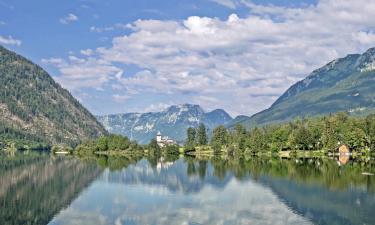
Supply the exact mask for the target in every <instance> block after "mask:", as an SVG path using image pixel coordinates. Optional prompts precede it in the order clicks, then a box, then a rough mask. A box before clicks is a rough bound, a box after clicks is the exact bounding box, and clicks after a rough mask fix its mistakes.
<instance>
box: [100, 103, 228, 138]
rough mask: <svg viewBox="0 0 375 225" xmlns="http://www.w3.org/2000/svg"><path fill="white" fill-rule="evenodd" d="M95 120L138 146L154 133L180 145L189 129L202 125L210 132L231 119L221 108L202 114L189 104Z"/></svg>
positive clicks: (197, 106) (153, 135)
mask: <svg viewBox="0 0 375 225" xmlns="http://www.w3.org/2000/svg"><path fill="white" fill-rule="evenodd" d="M97 118H98V120H99V121H100V122H101V123H102V124H103V125H104V127H105V128H106V129H107V130H108V131H109V132H111V133H116V134H122V135H125V136H128V137H129V138H130V139H132V140H137V141H138V142H140V143H142V144H145V143H148V142H149V141H150V140H151V139H152V138H154V137H155V136H156V134H157V132H158V131H160V132H161V133H162V134H163V135H165V136H169V137H170V138H172V139H174V140H176V141H178V142H183V141H185V137H186V130H187V128H189V127H198V125H199V124H200V123H203V124H205V125H206V127H207V129H208V131H210V130H212V129H213V128H214V127H216V126H218V125H226V124H228V123H229V122H231V121H232V117H231V116H230V115H229V114H228V113H226V112H225V111H224V110H222V109H216V110H213V111H211V112H207V113H206V112H205V111H204V110H203V109H202V108H201V107H200V106H199V105H191V104H184V105H174V106H170V107H169V108H167V109H166V110H164V111H162V112H149V113H125V114H114V115H106V116H98V117H97Z"/></svg>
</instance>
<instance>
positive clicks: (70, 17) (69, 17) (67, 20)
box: [59, 13, 78, 24]
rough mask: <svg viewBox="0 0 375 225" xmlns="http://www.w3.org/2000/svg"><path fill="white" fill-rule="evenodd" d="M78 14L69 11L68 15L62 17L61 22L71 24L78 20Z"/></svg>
mask: <svg viewBox="0 0 375 225" xmlns="http://www.w3.org/2000/svg"><path fill="white" fill-rule="evenodd" d="M77 20H78V16H76V15H74V14H73V13H69V14H68V15H67V16H65V17H63V18H60V20H59V21H60V23H62V24H69V23H71V22H74V21H77Z"/></svg>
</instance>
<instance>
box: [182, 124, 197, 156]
mask: <svg viewBox="0 0 375 225" xmlns="http://www.w3.org/2000/svg"><path fill="white" fill-rule="evenodd" d="M195 136H196V130H195V129H194V128H192V127H189V128H188V129H187V139H186V144H185V148H186V150H193V149H194V147H195V139H196V137H195Z"/></svg>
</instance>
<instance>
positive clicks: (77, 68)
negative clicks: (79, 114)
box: [42, 56, 121, 90]
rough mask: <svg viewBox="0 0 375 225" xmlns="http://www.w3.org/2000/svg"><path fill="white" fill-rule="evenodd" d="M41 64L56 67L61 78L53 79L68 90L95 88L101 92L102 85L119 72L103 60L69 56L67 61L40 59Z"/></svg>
mask: <svg viewBox="0 0 375 225" xmlns="http://www.w3.org/2000/svg"><path fill="white" fill-rule="evenodd" d="M42 63H44V64H50V65H53V66H55V67H57V68H58V69H59V70H60V72H61V74H62V76H55V77H54V78H55V79H56V80H57V81H58V82H59V83H61V84H62V85H63V86H64V87H66V88H69V89H70V90H76V89H80V88H95V89H97V90H101V89H102V87H103V85H104V84H106V83H108V82H109V81H110V80H111V79H115V75H116V74H117V73H119V72H121V70H120V69H119V68H117V67H115V66H113V65H111V64H110V63H109V62H107V61H105V60H103V59H95V58H91V57H88V58H77V57H75V56H69V59H68V60H64V59H61V58H51V59H42Z"/></svg>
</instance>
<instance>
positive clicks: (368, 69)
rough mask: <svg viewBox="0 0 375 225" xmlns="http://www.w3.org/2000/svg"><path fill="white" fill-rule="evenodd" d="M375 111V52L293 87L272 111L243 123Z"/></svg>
mask: <svg viewBox="0 0 375 225" xmlns="http://www.w3.org/2000/svg"><path fill="white" fill-rule="evenodd" d="M338 111H345V112H348V113H350V114H353V115H365V114H368V113H371V112H374V111H375V48H371V49H369V50H367V51H366V52H365V53H363V54H352V55H348V56H346V57H344V58H340V59H336V60H334V61H332V62H330V63H328V64H327V65H325V66H323V67H322V68H320V69H317V70H315V71H313V72H312V73H311V74H310V75H309V76H308V77H306V78H305V79H304V80H302V81H299V82H297V83H296V84H294V85H293V86H291V87H290V88H289V89H288V90H287V91H286V92H285V93H284V94H283V95H282V96H281V97H280V98H279V99H278V100H277V101H276V102H275V103H274V104H273V105H272V106H271V107H270V108H269V109H266V110H264V111H262V112H259V113H257V114H255V115H253V116H252V117H251V118H250V119H247V120H245V121H242V122H241V123H242V124H244V125H246V126H247V127H253V126H255V125H264V124H269V123H277V122H285V121H289V120H291V119H294V118H296V117H305V116H317V115H325V114H329V113H334V112H338Z"/></svg>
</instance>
